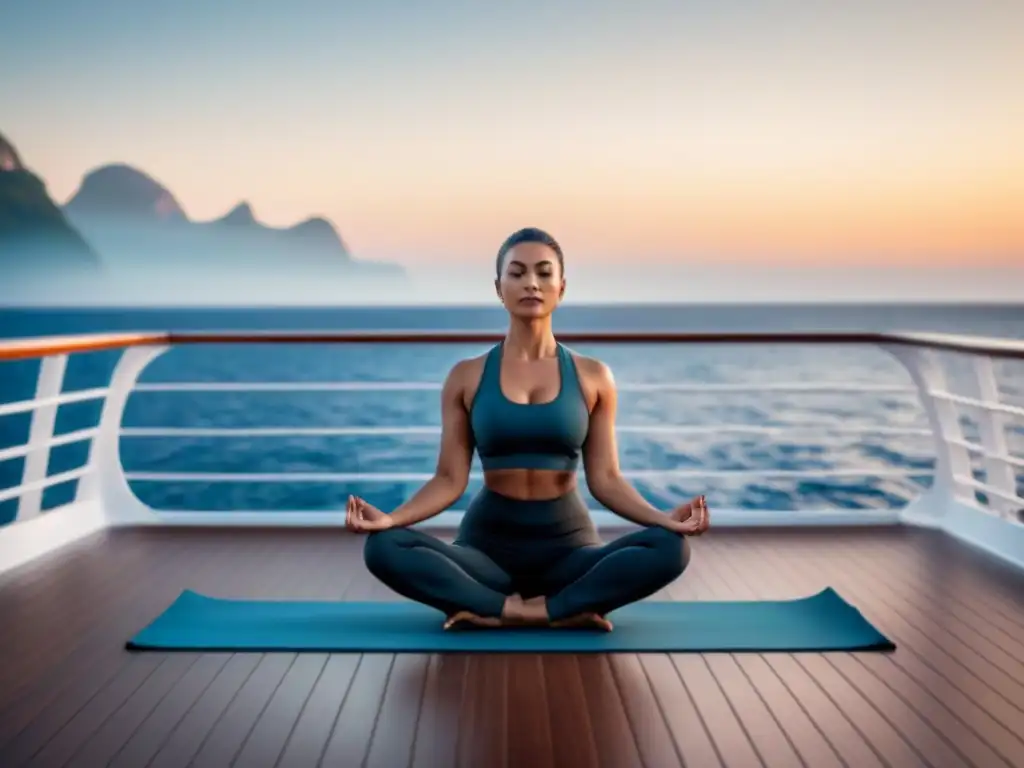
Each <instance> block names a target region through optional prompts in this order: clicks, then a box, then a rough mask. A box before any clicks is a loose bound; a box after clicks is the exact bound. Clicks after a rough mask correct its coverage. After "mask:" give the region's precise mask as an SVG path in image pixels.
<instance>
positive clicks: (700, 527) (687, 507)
mask: <svg viewBox="0 0 1024 768" xmlns="http://www.w3.org/2000/svg"><path fill="white" fill-rule="evenodd" d="M668 518H669V521H668V525H666V526H665V527H666V528H668V529H669V530H670V531H675V532H676V533H681V534H683V535H686V536H700V535H701V534H702V533H704V531H706V530H707V529H708V527H709V526H710V525H711V515H710V513H709V512H708V503H707V499H706V498H705V497H704V496H703V495H700V496H697V497H695V498H693V499H691V500H690V501H688V502H686V503H685V504H680V505H679V506H678V507H676V508H675V509H673V510H672V511H671V512H669V513H668Z"/></svg>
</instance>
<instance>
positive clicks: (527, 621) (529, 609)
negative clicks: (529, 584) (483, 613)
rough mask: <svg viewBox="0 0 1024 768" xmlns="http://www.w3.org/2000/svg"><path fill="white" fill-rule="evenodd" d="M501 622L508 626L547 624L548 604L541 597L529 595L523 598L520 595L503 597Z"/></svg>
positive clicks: (548, 622) (548, 620) (548, 621)
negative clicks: (503, 604)
mask: <svg viewBox="0 0 1024 768" xmlns="http://www.w3.org/2000/svg"><path fill="white" fill-rule="evenodd" d="M501 620H502V624H503V625H505V626H510V627H521V626H531V627H536V626H547V625H548V624H550V619H549V618H548V604H547V600H545V599H544V598H543V597H531V598H530V599H528V600H524V599H523V598H522V597H521V596H520V595H518V594H515V595H509V596H508V597H507V598H505V607H504V608H502V610H501Z"/></svg>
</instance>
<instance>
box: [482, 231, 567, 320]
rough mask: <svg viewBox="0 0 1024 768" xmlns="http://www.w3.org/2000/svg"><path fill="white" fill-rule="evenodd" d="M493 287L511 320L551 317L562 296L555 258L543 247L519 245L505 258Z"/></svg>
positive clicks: (535, 244) (563, 285)
mask: <svg viewBox="0 0 1024 768" xmlns="http://www.w3.org/2000/svg"><path fill="white" fill-rule="evenodd" d="M495 287H496V288H497V291H498V298H500V299H501V303H502V304H504V305H505V309H507V310H508V311H509V313H511V314H512V315H513V316H515V317H523V318H534V317H546V316H547V315H550V314H551V313H552V312H553V311H554V310H555V307H557V306H558V304H559V302H560V301H561V300H562V295H563V294H564V293H565V278H564V277H563V276H562V270H561V267H560V266H559V263H558V254H556V253H555V252H554V250H552V249H551V248H549V247H548V246H546V245H543V244H542V243H520V244H519V245H517V246H515V247H513V248H512V249H510V250H509V251H508V253H506V254H505V258H504V260H503V261H502V264H501V275H500V277H499V278H498V279H497V281H496V282H495Z"/></svg>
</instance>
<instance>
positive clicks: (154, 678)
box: [0, 529, 1024, 768]
mask: <svg viewBox="0 0 1024 768" xmlns="http://www.w3.org/2000/svg"><path fill="white" fill-rule="evenodd" d="M360 541H361V539H358V538H356V537H353V536H351V535H348V534H345V533H343V532H337V531H322V530H321V531H310V530H305V531H301V530H300V531H292V530H273V531H267V530H216V531H212V530H195V529H192V530H160V531H158V530H125V531H116V532H107V533H104V534H100V535H98V536H96V537H93V538H92V539H90V540H88V541H87V542H85V544H84V545H82V546H78V547H75V548H73V549H67V550H65V551H62V552H60V553H57V554H56V555H53V556H50V557H48V558H47V559H46V560H45V561H39V562H36V563H33V564H31V565H29V566H27V567H25V568H23V569H21V570H20V571H18V572H15V573H12V574H8V575H7V576H5V577H0V617H2V625H0V626H2V627H3V630H2V632H0V660H2V661H3V663H2V665H0V766H3V767H4V768H16V766H22V765H38V766H64V765H73V766H84V767H85V768H97V766H106V765H111V766H125V767H126V768H142V767H143V766H161V767H167V766H185V765H191V766H217V767H218V768H220V767H223V766H229V765H239V766H289V767H291V766H312V765H325V766H341V767H342V768H347V767H348V766H360V765H368V766H382V767H383V768H397V767H399V766H406V765H413V766H437V767H438V768H447V767H448V766H467V767H469V768H491V767H492V766H493V767H494V768H499V767H501V766H510V767H511V766H525V767H526V768H533V767H534V766H536V767H537V768H540V767H541V766H550V767H552V768H553V767H554V766H565V767H566V768H568V767H569V766H608V768H629V767H630V766H640V765H643V766H652V767H655V768H660V767H661V766H676V765H683V764H685V765H688V766H691V767H693V768H713V766H719V765H722V766H737V767H740V766H809V767H810V768H828V766H849V768H869V767H870V766H894V767H902V766H918V765H927V766H936V767H938V766H961V765H972V766H979V768H997V766H1024V576H1022V575H1021V574H1020V573H1018V572H1016V571H1013V570H1010V569H1008V568H1005V567H1003V566H1001V565H999V564H997V563H994V562H992V561H990V560H988V559H987V558H985V557H984V556H981V555H979V554H977V553H975V552H974V551H972V550H969V549H967V548H966V547H964V546H962V545H960V544H957V543H955V542H953V541H951V540H949V539H946V538H943V537H942V536H941V535H939V534H935V533H932V532H927V531H917V530H903V529H884V530H868V531H864V530H849V529H845V530H824V531H822V530H818V531H716V532H712V533H711V534H708V535H706V536H705V537H703V538H701V539H699V540H697V541H696V542H695V547H694V560H693V563H692V565H691V569H690V571H689V572H688V573H686V574H685V575H684V576H683V578H682V579H680V580H679V581H678V582H677V583H676V584H675V585H673V587H672V588H671V589H669V590H667V591H666V594H659V595H656V596H655V597H657V598H659V599H666V598H677V599H723V598H756V597H765V598H787V597H796V596H802V595H806V594H810V593H813V592H816V591H818V590H819V589H821V588H822V587H824V586H826V585H831V586H834V587H835V588H836V589H838V590H839V591H840V593H841V594H843V595H844V596H845V597H846V598H847V599H848V600H850V601H851V602H853V603H855V604H856V605H858V606H859V607H861V609H862V610H863V611H864V613H865V614H866V615H867V617H868V618H869V619H871V620H872V621H874V622H876V624H877V625H878V626H879V627H880V628H881V629H882V630H883V631H884V632H886V633H887V634H889V636H890V637H892V638H893V639H894V640H895V641H896V642H897V644H898V645H899V650H898V651H896V652H895V653H893V654H879V653H865V654H848V653H837V654H797V655H793V654H765V655H758V654H714V655H704V656H701V655H686V654H683V655H665V654H651V655H628V654H627V655H610V656H569V655H565V656H562V655H550V656H533V655H516V656H488V655H451V656H425V655H387V654H379V655H377V654H374V655H366V656H359V655H355V654H353V655H345V654H338V655H326V654H308V655H307V654H300V655H296V654H189V653H171V654H163V653H139V654H132V653H128V652H127V651H124V650H123V643H124V641H125V640H126V639H127V638H128V637H129V636H130V635H131V634H133V633H134V632H135V631H136V630H138V629H139V628H141V627H142V626H143V625H144V624H146V623H148V622H149V621H150V620H151V619H152V618H154V617H155V616H156V615H157V614H158V613H159V612H160V611H161V610H163V608H164V607H165V606H166V605H167V604H168V603H170V602H171V600H173V599H174V597H175V596H176V595H177V594H178V592H179V591H180V590H181V589H183V588H192V589H196V590H201V591H204V592H207V593H210V594H214V595H221V596H251V597H268V596H270V597H285V596H288V597H295V598H345V599H367V598H373V599H378V598H382V599H387V598H389V597H390V596H389V595H388V593H387V592H386V591H385V590H383V589H382V588H380V587H378V586H377V585H375V583H374V582H373V581H372V579H371V578H370V577H369V576H368V575H367V574H366V572H365V571H364V569H363V566H362V561H361V558H360V553H359V543H360Z"/></svg>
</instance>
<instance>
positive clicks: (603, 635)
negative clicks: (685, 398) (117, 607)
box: [127, 588, 896, 653]
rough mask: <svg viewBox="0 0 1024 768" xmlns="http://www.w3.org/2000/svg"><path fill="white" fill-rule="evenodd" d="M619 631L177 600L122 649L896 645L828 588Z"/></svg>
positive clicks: (400, 605) (716, 605) (663, 616)
mask: <svg viewBox="0 0 1024 768" xmlns="http://www.w3.org/2000/svg"><path fill="white" fill-rule="evenodd" d="M608 618H609V619H611V620H612V622H613V623H614V625H615V629H614V631H612V632H602V631H600V630H591V629H546V628H512V629H504V628H503V629H479V628H470V629H459V630H449V631H445V630H443V629H442V628H441V624H442V622H443V620H444V616H443V615H442V614H441V613H440V612H438V611H435V610H433V609H431V608H428V607H426V606H423V605H420V604H418V603H413V602H409V601H405V600H401V601H393V602H379V603H361V602H360V603H357V602H301V601H281V600H274V601H268V600H226V599H221V598H213V597H207V596H205V595H201V594H198V593H196V592H192V591H185V592H182V593H181V595H179V596H178V598H177V599H176V600H175V601H174V603H172V604H171V606H170V607H169V608H167V610H166V611H164V612H163V613H162V614H161V615H160V616H159V617H157V619H156V620H155V621H154V622H153V623H152V624H150V625H149V626H148V627H146V628H145V629H143V630H142V631H141V632H139V633H138V634H137V635H136V636H135V637H134V638H132V639H131V640H129V641H128V644H127V647H128V648H129V649H131V650H165V651H166V650H180V651H196V650H204V651H306V652H316V651H320V652H356V653H435V652H485V653H517V652H538V653H555V652H567V653H644V652H669V653H685V652H716V651H722V652H724V651H750V652H758V651H890V650H893V649H895V647H896V646H895V645H894V644H893V643H892V642H891V641H890V640H889V639H888V638H886V637H885V636H884V635H882V634H881V633H880V632H879V631H878V630H877V629H875V628H874V627H873V626H872V625H871V624H870V623H869V622H868V621H867V620H866V619H865V618H864V617H863V616H861V614H860V611H858V610H857V609H856V608H854V607H853V606H852V605H850V604H849V603H847V602H846V601H845V600H843V598H841V597H840V596H839V595H838V594H836V592H835V591H834V590H832V589H831V588H829V589H825V590H823V591H822V592H819V593H818V594H816V595H813V596H811V597H805V598H802V599H798V600H780V601H769V600H763V601H732V602H705V601H693V602H654V601H642V602H639V603H634V604H632V605H628V606H626V607H624V608H620V609H619V610H617V611H614V612H613V613H610V614H608Z"/></svg>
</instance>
